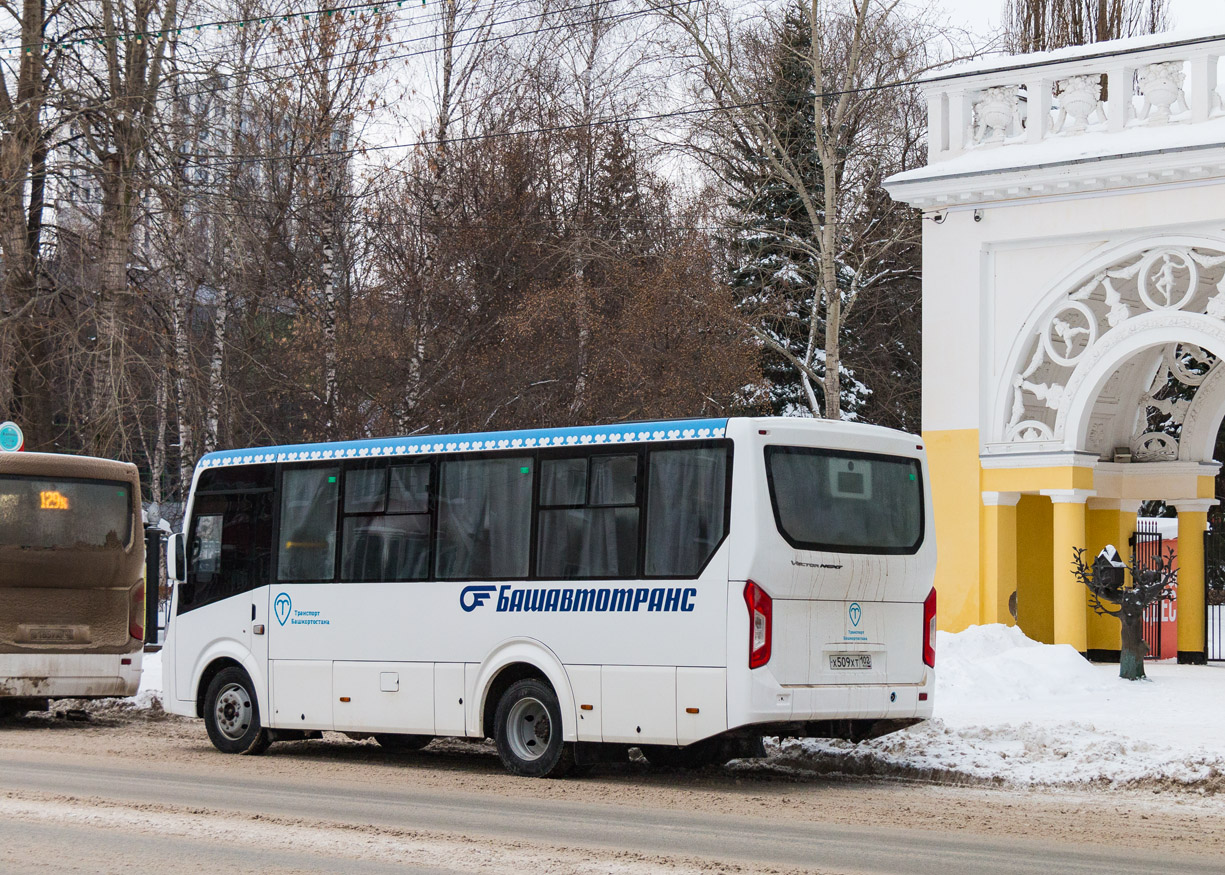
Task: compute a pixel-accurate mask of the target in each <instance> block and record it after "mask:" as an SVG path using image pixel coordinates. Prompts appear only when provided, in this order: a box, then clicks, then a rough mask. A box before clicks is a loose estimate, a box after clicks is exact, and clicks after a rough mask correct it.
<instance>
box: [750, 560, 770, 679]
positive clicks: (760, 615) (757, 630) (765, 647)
mask: <svg viewBox="0 0 1225 875" xmlns="http://www.w3.org/2000/svg"><path fill="white" fill-rule="evenodd" d="M744 602H745V604H747V605H748V606H749V668H761V667H762V666H763V665H765V664H766V663H767V662H769V661H770V638H771V633H772V630H771V628H770V627H771V626H772V625H773V615H774V602H773V601H772V600H771V598H770V596H768V595H767V594H766V591H765V590H764V589H762V588H761V587H760V586H758V585H757V584H755V583H753V581H751V580H750V581H749V582H748V583H746V584H745V585H744Z"/></svg>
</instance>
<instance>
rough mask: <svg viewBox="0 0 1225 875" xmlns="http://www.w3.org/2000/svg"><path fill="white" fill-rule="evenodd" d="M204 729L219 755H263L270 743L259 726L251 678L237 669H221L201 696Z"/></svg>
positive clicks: (234, 667) (257, 708)
mask: <svg viewBox="0 0 1225 875" xmlns="http://www.w3.org/2000/svg"><path fill="white" fill-rule="evenodd" d="M204 726H205V728H207V729H208V738H209V741H211V742H212V743H213V747H215V748H217V750H219V751H221V752H222V753H248V754H256V753H263V752H264V751H266V750H267V749H268V745H269V744H270V743H271V740H270V739H269V736H268V730H266V729H264V728H263V727H262V726H260V722H259V703H258V702H257V701H256V700H255V691H254V690H252V689H251V678H250V677H248V676H247V673H246V672H245V671H243V670H242V669H241V668H238V667H237V666H230V667H229V668H225V669H222V670H221V671H220V672H218V673H217V676H216V677H215V678H213V682H212V683H210V684H209V685H208V692H207V693H206V694H205V697H204Z"/></svg>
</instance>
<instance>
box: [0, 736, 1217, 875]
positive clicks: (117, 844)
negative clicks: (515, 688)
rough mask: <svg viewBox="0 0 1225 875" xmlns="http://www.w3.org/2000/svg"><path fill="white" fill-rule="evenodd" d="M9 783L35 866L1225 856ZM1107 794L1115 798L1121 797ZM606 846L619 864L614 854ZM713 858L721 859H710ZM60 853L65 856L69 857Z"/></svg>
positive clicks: (895, 865) (269, 780)
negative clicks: (391, 851)
mask: <svg viewBox="0 0 1225 875" xmlns="http://www.w3.org/2000/svg"><path fill="white" fill-rule="evenodd" d="M0 794H4V796H3V798H0V814H2V815H3V818H2V819H0V847H3V848H4V849H5V852H4V856H0V863H2V864H3V865H0V869H2V870H3V871H6V872H9V871H12V872H21V873H25V872H31V873H33V872H47V871H65V870H69V869H72V868H78V867H80V868H79V869H78V870H79V871H112V870H111V869H109V868H106V869H101V868H99V869H91V868H89V867H90V861H91V860H92V861H94V862H95V863H97V864H99V865H101V861H107V862H108V864H109V863H116V865H115V867H114V869H113V871H126V872H131V871H142V870H143V871H156V870H157V869H161V870H162V871H195V870H197V869H198V870H199V871H206V870H207V871H218V870H221V871H228V872H235V871H244V870H248V869H249V870H250V871H260V870H262V871H269V872H393V871H394V872H401V873H403V872H410V873H417V872H448V871H475V870H476V869H478V868H480V869H481V871H497V870H498V869H499V864H498V862H497V860H498V857H497V854H498V852H499V849H506V848H518V849H519V850H522V849H523V848H525V847H526V848H529V849H530V848H531V847H532V846H540V847H542V848H549V849H565V851H566V853H568V854H569V855H570V856H569V857H566V856H564V855H563V856H562V857H559V858H557V860H560V862H557V860H555V863H557V865H558V866H560V867H561V868H554V869H553V870H551V871H565V867H566V862H565V861H566V859H570V860H571V861H572V862H573V861H574V860H580V859H581V860H586V861H588V862H589V863H591V864H593V865H594V866H595V867H596V868H595V869H593V870H592V871H619V870H618V869H617V865H614V864H616V863H617V856H616V855H617V854H620V853H625V852H631V853H633V854H636V855H640V857H639V859H640V862H641V860H646V861H647V863H646V864H644V865H646V867H647V868H645V869H643V870H642V871H650V870H651V866H650V865H649V861H650V860H651V859H659V868H660V869H666V868H667V866H666V865H664V863H665V861H667V860H681V861H688V863H689V864H694V865H693V868H695V869H698V870H701V869H706V870H710V871H714V870H717V869H719V868H720V864H725V865H727V866H728V867H730V868H733V869H737V870H739V871H758V870H760V869H765V868H769V867H774V868H776V869H780V870H784V871H788V870H795V869H805V870H815V871H818V872H823V873H825V872H828V873H908V875H961V873H966V875H970V873H973V875H981V873H988V872H989V873H1001V875H1009V873H1018V875H1020V873H1027V875H1028V873H1034V875H1053V873H1060V875H1080V873H1086V875H1087V873H1100V875H1130V873H1155V872H1162V873H1167V872H1179V873H1187V875H1195V873H1218V875H1219V873H1222V872H1223V871H1225V862H1223V861H1222V860H1221V859H1219V858H1217V857H1204V856H1190V855H1179V854H1171V853H1168V852H1163V853H1150V852H1146V851H1143V850H1137V849H1134V848H1115V847H1110V846H1103V845H1096V844H1095V845H1088V844H1079V843H1069V842H1060V841H1058V840H1054V841H1052V840H1035V839H1016V838H999V837H993V836H984V835H981V834H971V833H966V832H961V831H934V830H919V829H897V828H893V827H891V826H889V823H890V812H889V811H888V810H881V811H879V812H878V816H877V817H876V818H875V822H874V823H871V824H864V825H862V826H846V825H837V824H829V823H813V822H809V823H796V822H789V821H771V820H769V819H768V818H761V817H739V816H736V815H734V814H725V813H709V812H697V811H693V812H689V811H677V810H661V809H653V808H644V807H640V806H633V805H608V804H587V803H583V802H579V801H575V800H567V801H556V800H533V799H531V798H530V797H523V796H511V797H508V796H506V795H501V794H490V795H483V794H481V793H473V792H450V791H440V790H437V789H418V788H414V787H412V786H404V785H403V784H400V785H396V786H387V787H371V786H369V785H365V786H346V783H345V779H344V773H343V770H338V771H337V773H336V774H335V775H334V776H329V777H328V778H327V779H326V780H320V779H319V778H318V776H316V775H312V776H311V777H310V778H309V779H305V780H304V779H301V778H293V777H271V776H269V775H267V774H262V775H260V776H259V777H258V779H257V780H245V779H244V778H243V777H242V776H241V774H240V775H234V774H233V773H231V774H227V775H219V776H210V775H207V774H200V773H182V772H176V771H173V770H168V769H165V768H162V767H161V765H160V764H159V763H158V762H155V761H148V762H140V761H134V760H131V759H124V760H119V761H116V762H115V763H114V764H101V763H89V762H85V763H83V762H81V761H79V760H70V761H66V762H56V761H54V760H48V759H46V758H44V757H30V756H26V755H24V754H23V753H22V752H20V751H12V750H6V751H3V752H0ZM1103 801H1104V802H1105V800H1103ZM23 805H24V806H25V807H23ZM31 806H32V807H31ZM40 806H41V807H40ZM1103 809H1104V810H1108V809H1107V806H1106V805H1103ZM65 812H70V813H71V814H72V816H64V815H65ZM230 816H233V817H239V818H241V819H242V822H245V823H251V822H255V823H257V824H258V823H259V822H260V821H261V820H263V821H266V823H265V824H264V825H265V826H267V827H268V828H269V829H271V830H273V832H271V833H270V834H269V835H270V836H272V837H274V838H277V839H279V838H282V837H284V836H286V835H288V834H289V833H288V832H287V831H292V834H293V841H292V842H289V843H288V844H286V843H285V842H280V841H270V840H269V839H268V838H267V837H263V838H261V836H260V835H259V834H248V833H246V832H243V831H242V830H237V829H234V828H230V827H225V828H218V827H216V826H215V822H216V820H217V818H218V817H220V818H222V819H224V818H226V817H230ZM255 816H258V817H255ZM253 818H254V821H253ZM206 821H207V823H206ZM208 824H213V826H208ZM206 827H207V828H206ZM318 830H326V831H328V836H331V835H333V834H337V835H341V836H345V835H355V834H357V833H355V831H360V835H361V836H363V837H364V838H363V839H362V841H363V842H365V843H366V845H370V843H371V842H376V840H380V839H379V838H378V837H379V836H380V835H381V834H382V833H384V832H386V831H392V833H393V834H394V833H395V831H409V833H408V835H409V838H410V839H411V841H413V842H417V843H418V844H419V845H420V848H422V849H424V850H423V852H422V853H423V854H424V856H422V855H421V854H419V855H417V857H415V858H412V857H411V855H410V857H409V858H400V859H398V860H397V859H396V858H394V857H391V858H389V857H387V855H383V858H379V856H378V854H374V855H373V857H372V856H371V854H366V853H361V854H356V853H355V852H354V847H353V846H352V843H351V842H346V841H341V840H336V841H333V840H331V839H330V838H329V839H327V840H320V841H314V840H312V838H311V835H312V831H318ZM337 830H340V832H337ZM431 843H432V844H431ZM456 843H459V844H456ZM359 845H360V842H359ZM450 847H459V848H464V847H466V848H467V849H468V850H472V849H473V848H478V849H479V848H485V849H487V851H488V853H487V855H486V856H485V857H481V858H480V860H481V861H483V862H482V866H484V865H485V864H487V867H486V868H481V867H480V866H478V865H477V864H476V862H474V860H475V859H476V858H473V857H471V856H463V855H460V856H458V857H454V864H451V863H448V862H447V860H448V859H449V857H448V855H449V854H453V853H454V852H452V851H448V848H450ZM431 848H432V849H433V850H430V849H431ZM295 849H298V850H295ZM359 850H360V848H359ZM427 851H428V853H426V852H427ZM78 858H79V859H78ZM605 860H606V861H608V868H607V869H601V868H600V866H601V865H602V863H601V861H605ZM120 861H123V863H124V865H119V863H120ZM702 861H707V863H706V864H705V865H697V864H698V863H701V862H702ZM631 862H632V861H631ZM57 863H58V865H60V867H61V868H55V866H56V864H57ZM159 864H160V865H159ZM507 865H508V866H509V865H510V863H509V861H507ZM618 865H619V864H618ZM627 865H628V864H627ZM678 865H679V864H678ZM488 867H492V868H488ZM682 868H683V867H682Z"/></svg>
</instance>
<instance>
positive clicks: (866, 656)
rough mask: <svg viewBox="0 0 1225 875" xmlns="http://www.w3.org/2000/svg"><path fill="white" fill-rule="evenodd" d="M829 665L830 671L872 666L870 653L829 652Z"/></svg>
mask: <svg viewBox="0 0 1225 875" xmlns="http://www.w3.org/2000/svg"><path fill="white" fill-rule="evenodd" d="M829 667H830V669H831V670H832V671H843V670H846V669H861V668H871V667H872V654H871V653H831V654H830V655H829Z"/></svg>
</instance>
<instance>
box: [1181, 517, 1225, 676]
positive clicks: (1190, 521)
mask: <svg viewBox="0 0 1225 875" xmlns="http://www.w3.org/2000/svg"><path fill="white" fill-rule="evenodd" d="M1172 503H1173V505H1174V507H1175V509H1176V510H1177V511H1178V661H1179V662H1185V663H1191V664H1193V665H1201V664H1203V663H1204V662H1206V661H1207V650H1206V646H1207V645H1206V643H1205V641H1204V595H1205V593H1204V532H1205V531H1207V530H1208V508H1210V507H1212V506H1213V505H1214V504H1216V499H1214V498H1199V499H1195V500H1193V501H1175V502H1172Z"/></svg>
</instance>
